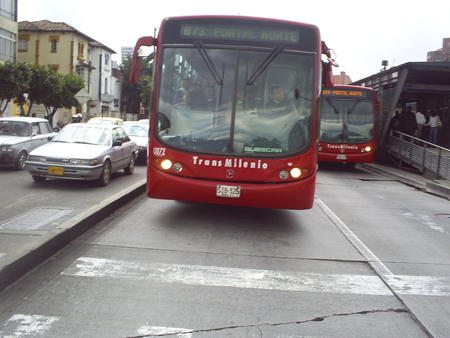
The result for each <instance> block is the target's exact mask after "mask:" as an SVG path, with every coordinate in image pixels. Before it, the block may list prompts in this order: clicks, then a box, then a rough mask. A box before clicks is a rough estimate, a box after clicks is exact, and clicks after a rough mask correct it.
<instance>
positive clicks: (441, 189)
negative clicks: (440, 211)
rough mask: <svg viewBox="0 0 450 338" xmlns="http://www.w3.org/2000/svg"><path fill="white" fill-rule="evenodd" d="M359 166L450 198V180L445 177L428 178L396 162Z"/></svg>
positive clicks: (430, 192)
mask: <svg viewBox="0 0 450 338" xmlns="http://www.w3.org/2000/svg"><path fill="white" fill-rule="evenodd" d="M358 165H359V166H361V167H363V168H366V169H368V170H371V171H374V172H376V173H378V174H380V175H383V176H386V177H388V178H391V179H393V180H396V181H398V182H401V183H404V184H407V185H409V186H412V187H414V188H416V189H417V190H421V191H423V192H426V193H429V194H432V195H435V196H438V197H441V198H444V199H446V200H450V181H448V180H444V179H442V180H441V179H439V180H436V179H428V178H425V177H423V176H422V174H421V173H419V172H417V171H413V170H408V169H402V168H399V167H398V166H395V165H394V164H386V163H380V162H377V163H361V164H358Z"/></svg>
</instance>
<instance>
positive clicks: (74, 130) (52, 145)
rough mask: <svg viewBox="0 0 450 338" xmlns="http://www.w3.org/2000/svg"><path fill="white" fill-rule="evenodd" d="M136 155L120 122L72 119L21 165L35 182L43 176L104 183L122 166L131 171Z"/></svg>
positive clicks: (127, 171)
mask: <svg viewBox="0 0 450 338" xmlns="http://www.w3.org/2000/svg"><path fill="white" fill-rule="evenodd" d="M137 155H138V150H137V146H136V142H134V141H132V140H131V139H130V138H129V137H128V135H127V134H126V132H125V131H124V130H123V128H122V126H118V125H111V124H90V123H72V124H68V125H66V126H65V127H64V128H63V129H61V131H60V132H59V133H58V134H57V135H56V136H55V137H54V138H53V140H52V141H51V142H49V143H48V144H46V145H44V146H42V147H39V148H37V149H35V150H33V151H32V152H31V153H30V155H29V156H28V160H27V161H26V165H25V169H26V170H28V171H29V173H30V175H31V176H32V177H33V179H34V181H35V182H43V181H44V180H45V179H46V178H61V179H70V180H96V181H97V183H98V185H100V186H106V185H107V184H108V183H109V180H110V177H111V174H112V173H113V172H116V171H118V170H121V169H124V171H125V173H126V174H127V175H131V174H133V172H134V167H135V161H136V157H137Z"/></svg>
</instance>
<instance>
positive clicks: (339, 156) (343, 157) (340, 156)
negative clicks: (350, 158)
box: [337, 155, 347, 160]
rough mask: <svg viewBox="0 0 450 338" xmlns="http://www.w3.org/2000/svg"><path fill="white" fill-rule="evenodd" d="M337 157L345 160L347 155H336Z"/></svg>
mask: <svg viewBox="0 0 450 338" xmlns="http://www.w3.org/2000/svg"><path fill="white" fill-rule="evenodd" d="M337 159H338V160H346V159H347V155H337Z"/></svg>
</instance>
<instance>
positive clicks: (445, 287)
mask: <svg viewBox="0 0 450 338" xmlns="http://www.w3.org/2000/svg"><path fill="white" fill-rule="evenodd" d="M385 279H386V282H387V283H388V284H389V285H390V286H391V288H392V289H393V290H395V292H396V293H398V294H402V295H416V296H447V297H448V296H450V277H431V276H407V275H403V276H402V275H393V276H385Z"/></svg>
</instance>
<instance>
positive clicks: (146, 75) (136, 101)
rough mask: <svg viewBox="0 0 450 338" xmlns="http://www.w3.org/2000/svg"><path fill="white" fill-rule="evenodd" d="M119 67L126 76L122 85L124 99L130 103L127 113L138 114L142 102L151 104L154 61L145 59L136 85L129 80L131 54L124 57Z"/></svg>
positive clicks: (146, 104) (145, 104)
mask: <svg viewBox="0 0 450 338" xmlns="http://www.w3.org/2000/svg"><path fill="white" fill-rule="evenodd" d="M119 69H120V71H121V72H122V74H123V77H124V84H123V86H122V100H124V101H126V102H127V103H128V104H127V105H126V113H128V114H138V113H139V108H140V103H141V102H142V104H143V106H144V107H149V106H150V93H151V91H152V85H151V83H152V72H153V63H150V62H149V61H148V59H147V60H146V59H144V60H143V62H142V74H141V77H140V79H139V83H138V84H136V85H134V84H130V83H129V82H128V79H129V78H130V72H131V56H128V57H127V58H126V59H122V63H121V64H120V66H119Z"/></svg>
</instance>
